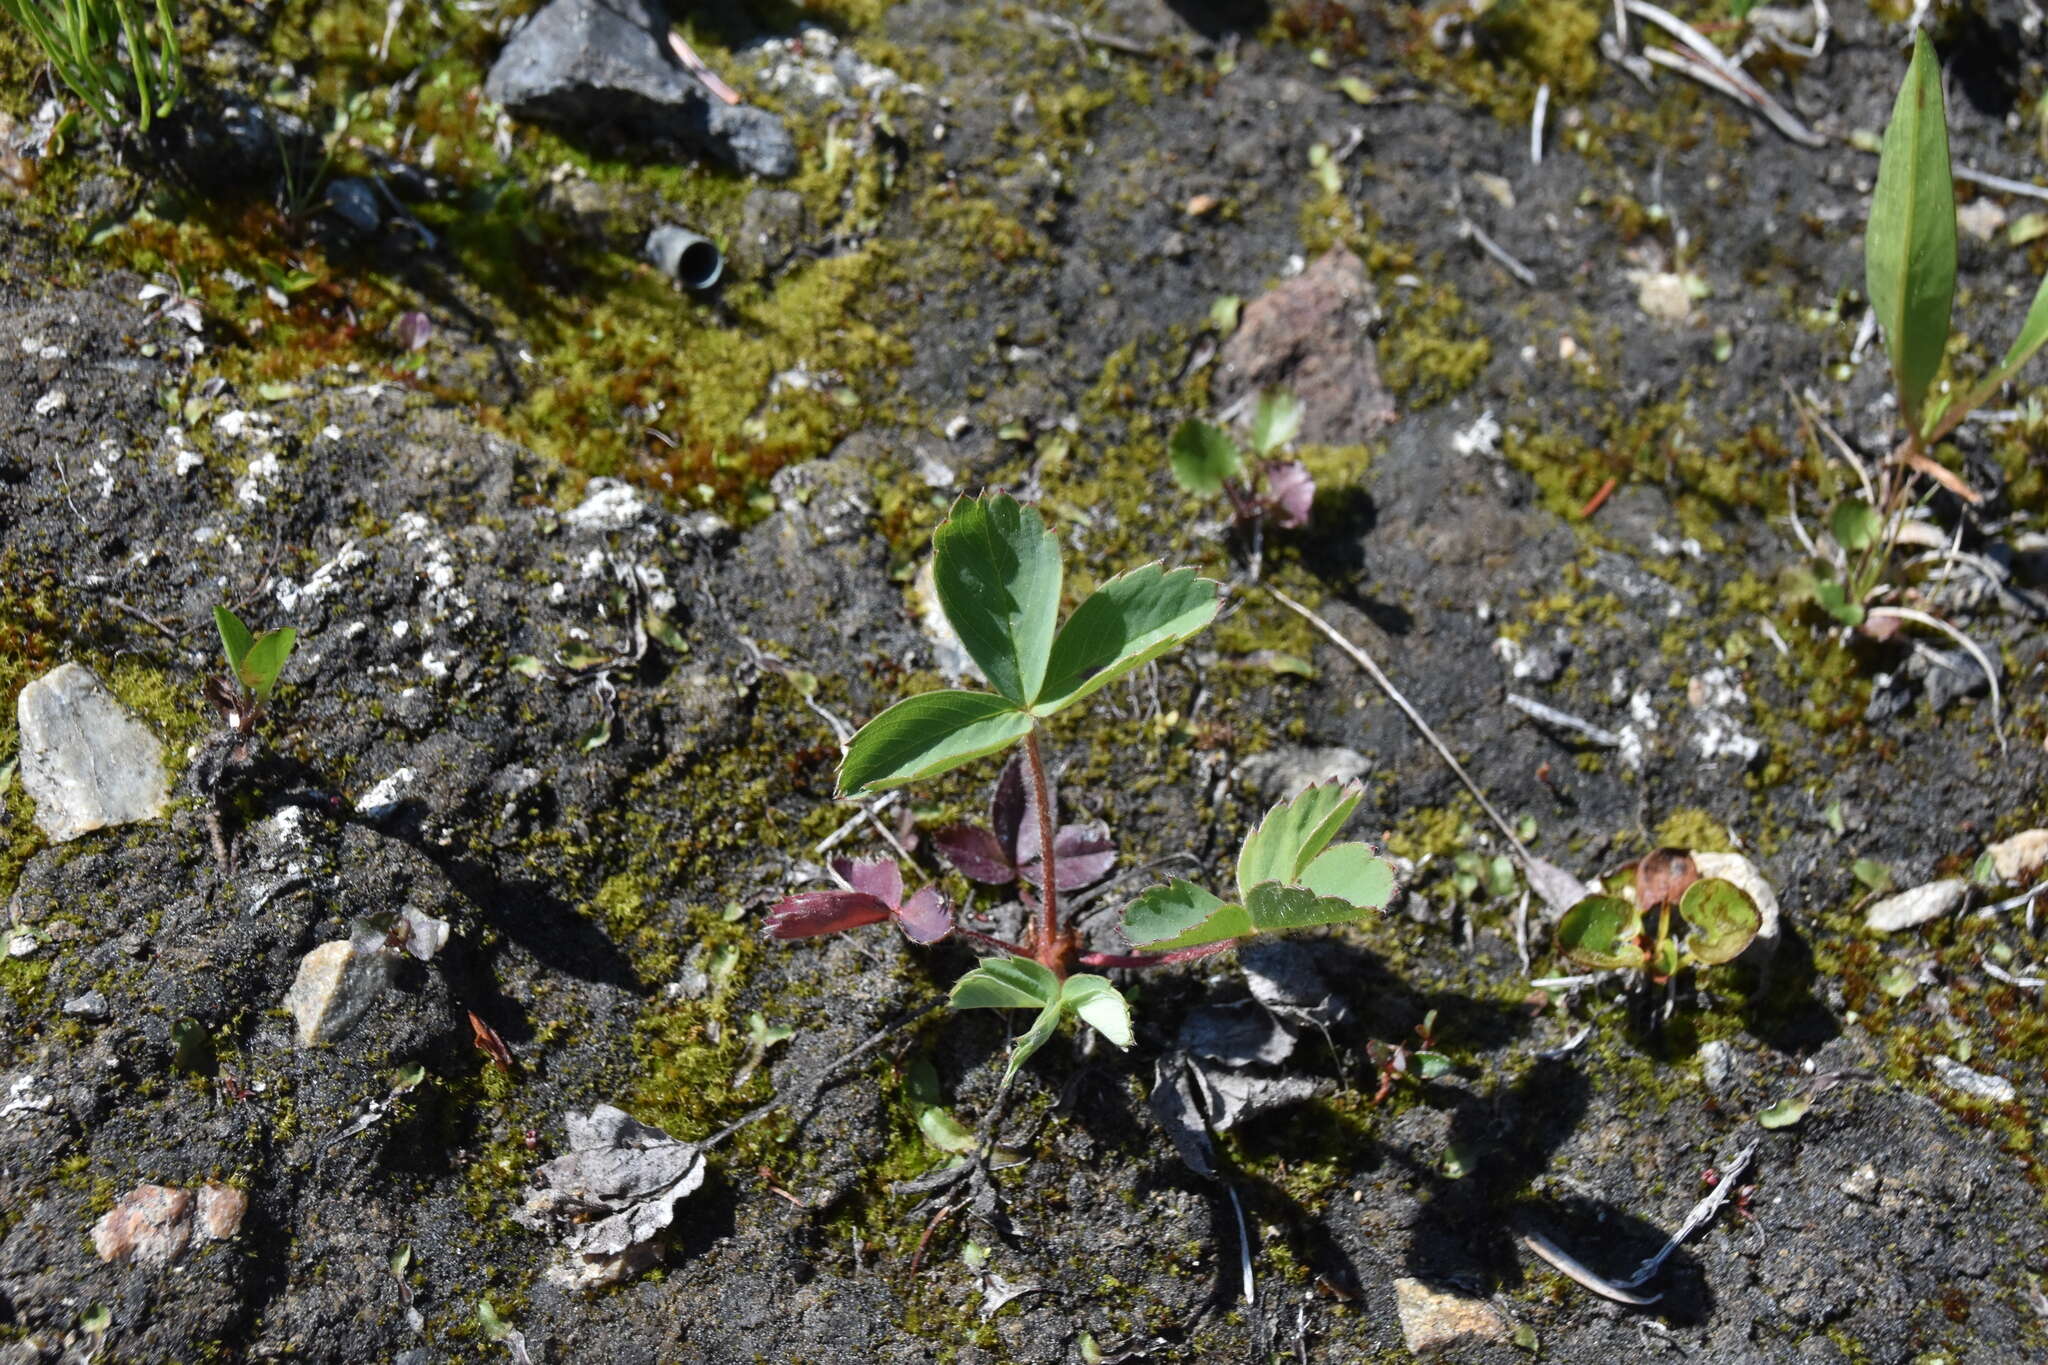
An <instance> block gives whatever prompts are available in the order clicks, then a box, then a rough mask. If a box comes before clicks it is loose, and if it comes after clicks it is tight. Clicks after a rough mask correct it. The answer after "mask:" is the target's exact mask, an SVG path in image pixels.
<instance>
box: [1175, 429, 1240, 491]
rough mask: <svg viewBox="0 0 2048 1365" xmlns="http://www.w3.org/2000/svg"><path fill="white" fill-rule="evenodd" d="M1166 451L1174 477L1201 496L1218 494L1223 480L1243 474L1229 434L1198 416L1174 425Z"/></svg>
mask: <svg viewBox="0 0 2048 1365" xmlns="http://www.w3.org/2000/svg"><path fill="white" fill-rule="evenodd" d="M1166 451H1167V454H1168V455H1169V456H1170V457H1171V458H1172V460H1173V477H1174V480H1175V481H1176V482H1178V483H1179V484H1180V486H1181V487H1182V488H1185V489H1187V490H1188V492H1190V493H1200V494H1201V495H1203V496H1204V497H1214V496H1215V495H1216V494H1218V493H1221V492H1222V491H1223V481H1224V480H1225V479H1235V478H1238V477H1239V476H1241V475H1242V474H1243V473H1244V456H1243V455H1242V454H1241V453H1240V452H1239V451H1238V448H1237V442H1236V441H1233V440H1231V439H1230V433H1229V432H1227V431H1225V430H1224V429H1223V428H1221V427H1218V426H1211V425H1210V424H1209V423H1207V422H1204V421H1202V420H1201V419H1200V418H1196V417H1190V418H1188V420H1187V421H1185V422H1182V423H1181V424H1180V425H1179V426H1177V427H1175V428H1174V431H1173V436H1172V438H1171V439H1170V440H1169V441H1168V442H1167V447H1166Z"/></svg>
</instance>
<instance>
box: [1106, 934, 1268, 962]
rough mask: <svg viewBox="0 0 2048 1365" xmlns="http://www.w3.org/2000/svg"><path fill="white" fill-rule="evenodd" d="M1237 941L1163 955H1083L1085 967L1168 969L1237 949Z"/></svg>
mask: <svg viewBox="0 0 2048 1365" xmlns="http://www.w3.org/2000/svg"><path fill="white" fill-rule="evenodd" d="M1236 946H1237V940H1236V939H1234V938H1226V939H1224V940H1223V941H1222V942H1221V943H1204V944H1200V945H1198V946H1196V947H1193V948H1170V949H1168V950H1167V951H1166V952H1163V953H1083V954H1081V965H1082V966H1083V967H1167V966H1171V965H1172V964H1173V963H1176V962H1193V961H1194V960H1195V959H1196V958H1198V957H1209V956H1212V955H1213V954H1216V953H1220V952H1223V951H1225V950H1226V949H1230V948H1235V947H1236Z"/></svg>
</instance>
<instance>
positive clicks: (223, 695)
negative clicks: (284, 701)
mask: <svg viewBox="0 0 2048 1365" xmlns="http://www.w3.org/2000/svg"><path fill="white" fill-rule="evenodd" d="M213 623H214V625H216V626H218V627H219V628H220V647H221V653H223V654H224V655H226V656H227V661H228V671H227V675H226V676H225V677H213V678H208V679H207V680H206V699H207V700H208V701H210V702H212V703H213V706H214V709H215V710H216V711H218V712H220V718H221V723H222V724H223V725H225V726H227V727H228V728H229V729H231V730H233V731H234V732H235V733H236V734H237V735H241V736H244V737H246V736H247V735H249V734H250V733H251V732H252V731H254V730H255V728H256V722H257V721H259V720H261V719H262V718H263V707H264V705H265V703H267V702H268V701H269V700H270V696H271V694H272V693H273V692H275V691H277V679H278V675H280V674H281V673H283V672H284V665H285V661H286V660H287V659H289V658H291V656H292V646H293V645H294V644H296V643H297V642H298V638H299V633H298V631H296V630H294V629H292V628H291V627H290V626H286V627H284V628H283V629H282V630H266V631H264V632H263V633H262V634H261V635H252V634H250V633H249V628H248V627H247V626H245V625H243V624H242V618H240V617H239V616H236V615H235V614H234V613H233V612H231V611H229V610H228V609H227V608H226V607H215V608H214V609H213Z"/></svg>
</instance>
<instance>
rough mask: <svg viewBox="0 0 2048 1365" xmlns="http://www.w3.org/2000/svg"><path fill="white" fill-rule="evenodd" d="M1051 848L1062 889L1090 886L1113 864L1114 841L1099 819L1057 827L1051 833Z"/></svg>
mask: <svg viewBox="0 0 2048 1365" xmlns="http://www.w3.org/2000/svg"><path fill="white" fill-rule="evenodd" d="M1052 851H1053V854H1054V857H1055V862H1054V868H1055V873H1056V875H1057V876H1058V877H1059V883H1060V890H1062V891H1078V890H1080V889H1081V888H1082V887H1084V886H1093V885H1095V883H1097V882H1099V881H1101V880H1102V879H1103V878H1104V877H1107V876H1108V875H1109V871H1110V869H1111V868H1113V867H1115V866H1116V841H1115V840H1113V839H1111V838H1110V837H1109V826H1107V825H1105V824H1103V823H1102V822H1101V821H1100V820H1097V821H1094V822H1092V823H1089V824H1086V825H1065V826H1063V827H1061V829H1060V832H1059V833H1058V834H1056V835H1054V836H1053V841H1052Z"/></svg>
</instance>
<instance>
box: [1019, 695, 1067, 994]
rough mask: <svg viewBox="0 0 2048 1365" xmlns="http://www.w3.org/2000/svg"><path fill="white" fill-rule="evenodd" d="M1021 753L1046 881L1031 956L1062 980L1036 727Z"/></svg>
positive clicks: (1055, 882)
mask: <svg viewBox="0 0 2048 1365" xmlns="http://www.w3.org/2000/svg"><path fill="white" fill-rule="evenodd" d="M1024 754H1025V757H1027V758H1028V759H1030V760H1031V794H1032V796H1033V798H1034V799H1035V800H1036V801H1037V803H1038V865H1039V866H1040V867H1041V868H1043V869H1044V872H1045V880H1044V881H1043V882H1042V883H1040V887H1039V889H1040V891H1041V892H1042V893H1043V894H1042V895H1041V897H1040V901H1039V906H1040V912H1041V913H1040V915H1039V918H1038V934H1037V937H1036V939H1035V941H1034V942H1033V943H1032V945H1031V946H1032V947H1033V948H1034V949H1036V950H1037V951H1036V952H1035V954H1034V956H1036V957H1037V959H1038V961H1039V962H1040V963H1041V964H1042V965H1043V966H1045V967H1046V968H1048V969H1049V970H1050V971H1051V972H1052V973H1053V975H1055V976H1057V977H1059V978H1061V979H1062V980H1064V979H1065V978H1066V975H1067V964H1066V953H1065V952H1064V951H1063V950H1062V949H1063V945H1062V944H1061V943H1060V893H1059V884H1060V881H1059V868H1058V867H1056V866H1055V865H1054V863H1053V854H1052V845H1053V833H1054V827H1053V822H1052V821H1053V814H1052V795H1051V788H1050V787H1048V786H1047V784H1046V780H1045V755H1044V754H1043V753H1041V752H1040V751H1039V748H1038V727H1037V726H1036V725H1033V726H1032V727H1031V729H1030V730H1029V731H1028V732H1027V733H1026V734H1025V736H1024Z"/></svg>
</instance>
